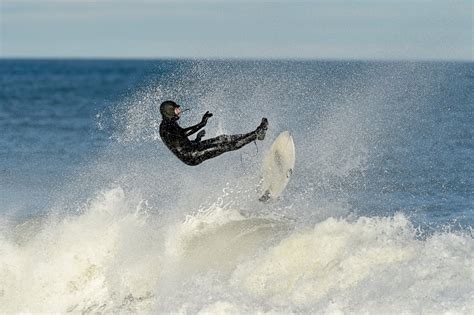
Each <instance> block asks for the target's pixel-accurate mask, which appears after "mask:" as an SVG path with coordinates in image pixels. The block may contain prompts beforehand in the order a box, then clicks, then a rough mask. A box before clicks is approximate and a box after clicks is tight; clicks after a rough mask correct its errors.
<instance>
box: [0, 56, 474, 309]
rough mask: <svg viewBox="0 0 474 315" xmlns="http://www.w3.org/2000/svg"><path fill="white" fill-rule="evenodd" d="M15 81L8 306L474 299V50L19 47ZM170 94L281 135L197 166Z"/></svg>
mask: <svg viewBox="0 0 474 315" xmlns="http://www.w3.org/2000/svg"><path fill="white" fill-rule="evenodd" d="M0 87H1V88H0V134H1V137H0V174H1V175H0V311H1V312H68V311H72V312H85V313H89V312H129V311H130V312H139V313H150V312H157V311H158V312H190V313H197V312H208V313H219V312H221V313H222V312H224V313H231V312H235V313H248V312H285V313H287V312H298V313H314V312H316V313H338V312H345V313H367V312H368V313H374V314H376V313H381V312H383V313H399V312H406V313H443V312H448V311H451V312H457V313H465V314H468V313H473V312H474V302H473V300H474V285H473V283H474V279H473V278H474V273H473V270H474V241H473V235H472V226H473V225H474V196H473V193H474V190H473V180H472V178H473V171H474V161H473V157H474V142H473V129H474V117H473V107H474V95H473V91H474V63H469V62H467V63H461V62H459V63H458V62H362V61H347V62H345V61H263V60H261V61H237V60H235V61H226V60H222V61H217V60H215V61H209V60H188V61H185V60H180V61H178V60H8V59H3V60H0ZM167 99H172V100H175V101H176V102H178V103H179V104H181V106H182V107H183V108H186V109H189V111H186V112H185V113H184V114H183V117H182V118H181V120H180V123H181V124H182V125H183V126H188V125H191V124H195V123H197V122H199V121H200V119H201V117H202V115H203V113H204V112H205V111H207V110H209V111H211V112H212V113H214V116H213V117H212V118H211V119H210V120H209V123H208V126H206V132H207V136H206V137H212V136H215V135H218V134H221V133H227V134H232V133H243V132H248V131H251V130H253V129H255V127H256V126H257V125H258V124H259V122H260V120H261V118H262V117H267V118H268V120H269V123H270V125H269V130H268V133H267V138H266V139H265V141H263V142H258V143H256V145H253V144H251V145H249V146H246V147H245V148H243V149H242V150H239V151H236V152H230V153H226V154H224V155H222V156H220V157H217V158H215V159H213V160H210V161H207V162H205V163H203V164H202V165H199V166H196V167H189V166H187V165H185V164H183V163H181V162H180V161H179V160H178V159H176V158H175V157H174V156H173V155H172V154H171V153H170V152H169V151H168V150H167V149H166V147H165V146H164V144H163V143H162V142H161V140H160V139H159V135H158V126H159V123H160V115H159V110H158V108H159V104H160V103H161V102H162V101H164V100H167ZM285 130H288V131H290V133H291V134H292V135H293V137H294V141H295V147H296V166H295V170H294V173H293V175H292V177H291V180H290V182H289V184H288V186H287V188H286V190H285V191H284V192H283V194H282V196H281V198H280V199H279V200H277V201H274V202H271V203H269V204H264V203H261V202H258V200H257V199H258V184H259V180H260V174H261V160H262V155H263V154H264V153H265V151H266V150H267V149H268V147H269V145H270V144H271V141H272V140H273V139H274V138H276V136H277V135H278V134H279V133H280V132H282V131H285Z"/></svg>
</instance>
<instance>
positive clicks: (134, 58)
mask: <svg viewBox="0 0 474 315" xmlns="http://www.w3.org/2000/svg"><path fill="white" fill-rule="evenodd" d="M0 60H38V61H39V60H50V61H54V60H58V61H59V60H70V61H74V60H77V61H80V60H84V61H86V60H91V61H92V60H97V61H99V60H103V61H114V60H117V61H118V60H124V61H154V60H156V61H159V60H161V61H298V62H305V61H320V62H344V61H346V62H347V61H351V62H452V63H471V62H474V60H473V59H472V58H471V59H444V58H426V59H423V58H413V59H404V58H400V59H396V58H393V59H389V58H367V59H363V58H351V57H348V58H321V57H319V58H305V57H215V56H214V57H169V56H156V57H152V56H149V57H140V56H131V57H127V56H0Z"/></svg>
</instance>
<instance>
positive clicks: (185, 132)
mask: <svg viewBox="0 0 474 315" xmlns="http://www.w3.org/2000/svg"><path fill="white" fill-rule="evenodd" d="M160 113H161V116H162V118H163V120H162V121H161V124H160V137H161V139H162V140H163V142H164V143H165V144H166V146H167V147H168V149H170V150H171V152H173V154H174V155H176V156H177V157H178V159H180V160H181V161H183V162H184V163H186V164H187V165H191V166H195V165H198V164H201V163H202V162H204V161H206V160H209V159H212V158H214V157H216V156H219V155H221V154H223V153H225V152H229V151H234V150H238V149H240V148H242V147H243V146H245V145H246V144H249V143H250V142H252V141H255V140H263V139H265V134H266V132H267V129H268V120H267V119H266V118H262V122H261V123H260V125H259V126H258V127H257V129H255V130H254V131H252V132H249V133H246V134H241V135H220V136H218V137H215V138H211V139H207V140H204V141H201V139H202V138H203V137H204V136H205V134H206V132H205V130H201V131H199V130H200V129H202V128H204V126H206V124H207V121H208V119H209V118H211V117H212V114H211V113H209V112H208V111H207V112H206V113H205V114H204V116H203V117H202V120H201V122H200V123H198V124H196V125H194V126H191V127H188V128H181V127H180V126H179V125H178V122H177V121H178V119H179V118H180V117H181V113H182V111H181V108H180V106H179V105H178V104H176V103H175V102H173V101H165V102H163V103H161V105H160ZM198 131H199V133H198V134H197V136H196V139H195V140H189V139H188V137H189V136H191V135H193V134H195V133H196V132H198Z"/></svg>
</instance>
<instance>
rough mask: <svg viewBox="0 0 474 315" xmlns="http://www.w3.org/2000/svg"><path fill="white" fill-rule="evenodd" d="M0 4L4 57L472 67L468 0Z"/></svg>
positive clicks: (28, 0)
mask: <svg viewBox="0 0 474 315" xmlns="http://www.w3.org/2000/svg"><path fill="white" fill-rule="evenodd" d="M0 1H1V7H0V9H1V16H0V19H1V29H0V33H1V47H0V54H1V56H2V57H147V58H148V57H152V58H155V57H171V58H182V57H193V58H201V57H205V58H213V57H219V58H227V57H231V58H311V59H410V60H414V59H415V60H419V59H428V60H432V59H437V60H438V59H442V60H473V29H472V27H473V2H472V1H470V0H469V1H448V0H446V1H402V0H400V1H392V0H377V1H364V0H363V1H337V0H333V1H261V0H255V1H229V0H228V1H224V0H221V1H197V0H195V1H160V0H156V1H152V0H95V1H94V0H0Z"/></svg>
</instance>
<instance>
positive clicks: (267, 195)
mask: <svg viewBox="0 0 474 315" xmlns="http://www.w3.org/2000/svg"><path fill="white" fill-rule="evenodd" d="M268 200H270V191H269V190H267V191H265V193H264V194H263V195H262V197H260V198H259V199H258V201H261V202H267V201H268Z"/></svg>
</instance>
